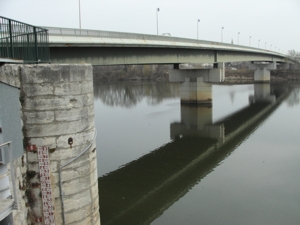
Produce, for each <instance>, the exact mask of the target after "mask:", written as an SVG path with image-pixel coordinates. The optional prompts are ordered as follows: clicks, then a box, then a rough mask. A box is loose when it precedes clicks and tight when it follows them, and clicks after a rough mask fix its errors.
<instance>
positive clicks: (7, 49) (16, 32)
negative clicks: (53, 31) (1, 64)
mask: <svg viewBox="0 0 300 225" xmlns="http://www.w3.org/2000/svg"><path fill="white" fill-rule="evenodd" d="M48 42H49V39H48V32H47V29H44V28H41V27H36V26H32V25H29V24H26V23H22V22H19V21H16V20H12V19H9V18H5V17H2V16H0V58H4V61H5V59H7V62H9V61H10V60H11V59H15V60H21V61H22V62H24V63H42V62H49V61H50V55H49V47H48Z"/></svg>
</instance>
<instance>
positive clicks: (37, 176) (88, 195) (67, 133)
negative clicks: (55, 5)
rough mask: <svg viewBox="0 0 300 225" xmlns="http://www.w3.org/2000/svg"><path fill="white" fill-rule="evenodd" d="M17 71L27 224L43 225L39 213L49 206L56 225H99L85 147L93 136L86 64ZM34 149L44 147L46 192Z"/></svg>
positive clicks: (93, 170)
mask: <svg viewBox="0 0 300 225" xmlns="http://www.w3.org/2000/svg"><path fill="white" fill-rule="evenodd" d="M20 69H21V102H22V109H23V122H24V128H23V135H24V146H25V147H26V148H27V149H28V151H27V174H29V176H28V177H27V182H28V187H27V190H26V197H27V202H28V207H29V210H28V224H43V222H40V221H43V220H44V219H45V214H44V211H45V209H47V208H49V209H50V211H51V208H52V206H53V209H54V218H55V223H56V224H63V222H65V224H100V217H99V204H98V184H97V180H98V176H97V164H96V162H97V160H96V151H95V144H94V143H93V144H92V145H91V146H90V147H89V148H87V146H89V144H90V143H91V142H92V140H93V137H94V135H95V127H94V102H93V81H92V79H93V76H92V67H91V65H84V64H82V65H49V64H47V65H24V66H21V67H20ZM35 146H36V147H41V146H46V147H47V148H48V155H49V162H50V165H49V172H50V181H51V182H50V183H51V185H50V186H47V188H46V189H45V188H42V185H43V182H44V181H43V180H41V177H43V176H42V175H43V174H42V173H44V172H45V171H46V169H45V167H46V166H45V167H44V169H43V171H41V169H40V168H39V167H40V165H41V164H40V165H39V162H40V163H41V158H39V157H38V154H37V151H36V150H37V149H36V147H35ZM86 148H87V151H86V152H85V153H84V154H82V155H81V156H80V157H79V158H78V159H76V160H75V161H74V162H72V163H70V164H68V165H67V166H65V167H63V168H62V166H63V165H65V164H66V163H67V162H69V161H70V160H72V159H74V158H76V157H77V156H78V155H79V154H80V153H81V152H82V151H83V150H85V149H86ZM43 157H46V156H43ZM43 163H44V162H43ZM59 172H61V184H62V186H61V188H62V190H60V179H59ZM43 179H44V178H43ZM46 181H47V178H46ZM41 189H43V190H41ZM61 191H62V196H61ZM50 192H52V201H49V202H48V203H46V204H45V202H43V201H42V200H43V198H45V194H46V195H47V193H48V194H49V193H50ZM48 197H49V196H48ZM62 199H63V202H64V209H62ZM48 200H49V198H48ZM51 205H52V206H51ZM64 220H65V221H64Z"/></svg>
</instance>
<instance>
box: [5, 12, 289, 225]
mask: <svg viewBox="0 0 300 225" xmlns="http://www.w3.org/2000/svg"><path fill="white" fill-rule="evenodd" d="M0 24H1V25H0V29H1V30H0V64H4V63H19V65H5V66H1V67H0V82H1V88H0V91H1V92H4V93H5V94H6V95H7V97H6V96H5V95H1V96H2V98H1V101H0V109H1V112H3V113H0V116H1V118H0V120H1V121H0V123H1V122H2V123H1V127H0V128H1V129H0V144H1V145H0V150H1V162H0V170H1V171H0V176H1V177H0V186H1V187H0V199H1V201H2V203H3V204H2V205H1V208H0V221H1V222H2V221H4V220H6V219H7V220H9V221H11V220H12V211H13V210H14V209H16V208H17V207H18V209H17V210H16V211H17V212H18V213H17V214H16V216H14V220H15V219H16V218H22V219H24V218H27V219H28V221H29V220H30V221H31V222H32V223H36V222H37V221H42V220H43V218H45V216H47V217H48V219H51V220H54V217H55V220H56V222H57V223H59V224H71V223H76V222H78V221H83V220H84V221H85V222H86V223H89V221H93V222H91V223H93V224H96V223H97V221H99V220H100V217H99V211H98V207H99V205H98V191H97V190H98V184H97V173H96V163H95V158H96V153H95V149H96V148H95V146H92V145H88V143H90V142H91V141H92V138H93V137H94V110H93V96H94V95H93V94H94V93H93V88H92V83H93V75H92V67H91V65H87V64H82V63H90V64H92V65H116V64H133V63H134V64H154V63H155V64H156V63H163V64H172V65H174V69H171V70H170V80H171V81H174V82H182V89H181V92H182V93H183V94H182V101H184V102H196V103H211V101H212V100H211V86H210V85H211V84H209V83H207V82H214V81H222V79H223V78H224V62H226V61H227V60H228V61H252V62H264V64H260V65H259V66H261V68H262V70H261V68H259V69H258V71H260V70H261V71H265V70H268V69H274V68H275V67H276V63H277V62H281V63H282V62H290V61H291V60H290V59H287V58H286V57H285V56H284V55H282V54H280V53H276V52H271V51H266V50H261V49H255V48H247V47H242V46H236V45H230V44H223V43H216V42H215V43H211V42H205V41H197V40H193V39H182V38H174V37H162V36H154V35H142V34H141V35H139V34H126V33H118V32H104V31H86V33H84V32H85V30H77V29H62V28H55V29H57V30H59V32H61V33H55V32H54V30H55V29H54V28H51V29H50V28H48V30H47V29H45V28H39V27H34V26H30V25H28V24H24V23H21V22H18V21H14V20H10V19H7V18H4V17H0ZM62 31H63V32H62ZM67 31H68V32H69V34H67V33H66V32H67ZM64 32H65V33H64ZM72 32H73V33H72ZM74 32H75V33H74ZM78 32H79V34H77V33H78ZM92 33H95V35H94V36H93V35H92ZM98 33H102V34H101V35H102V36H97V35H98ZM118 35H119V36H118ZM133 36H135V38H134V37H133ZM125 37H127V38H125ZM48 50H50V56H51V58H52V59H51V62H52V63H53V64H52V65H49V64H48V63H49V62H50V61H49V54H48V53H49V51H48ZM193 62H197V63H201V62H206V63H213V64H214V67H215V68H211V69H207V70H181V69H179V64H180V63H193ZM39 63H43V64H41V65H34V66H31V65H27V64H39ZM58 63H68V64H72V63H79V64H76V65H58ZM267 63H269V64H267ZM22 64H23V65H22ZM254 66H255V65H254ZM257 67H258V66H257ZM266 68H267V69H266ZM262 75H263V79H262V80H264V81H266V80H267V75H265V74H262ZM203 93H204V94H203ZM4 96H5V97H4ZM199 96H200V97H199ZM254 99H255V98H254ZM20 103H21V110H20ZM9 107H15V109H13V110H10V108H9ZM12 112H16V113H17V114H16V115H14V114H13V113H12ZM4 115H7V117H8V118H9V119H6V118H5V117H4ZM10 118H12V119H10ZM13 122H16V124H18V125H15V124H14V123H13ZM21 124H22V126H21ZM174 127H178V126H177V125H174ZM10 128H11V129H12V130H13V131H16V132H17V133H18V135H16V134H15V133H13V132H10V130H9V129H10ZM175 134H176V133H175ZM228 137H229V136H228ZM73 140H74V144H73ZM226 140H229V139H228V138H227V139H225V141H226ZM217 141H218V142H220V141H221V139H220V140H217ZM10 143H12V144H11V146H12V148H10ZM4 144H5V146H4ZM72 144H73V146H72ZM8 146H9V149H10V150H9V151H6V149H7V148H8ZM34 146H38V147H42V146H48V147H49V148H50V150H51V151H50V150H49V154H51V161H50V166H51V168H52V170H51V173H52V175H53V179H54V183H51V185H50V184H47V186H46V187H47V190H48V191H49V192H52V194H53V199H61V201H60V200H59V201H54V202H52V200H51V199H52V198H50V197H49V196H50V195H49V194H45V192H44V193H42V194H41V191H40V186H39V184H40V183H41V178H40V176H38V175H37V174H39V173H40V171H41V170H40V169H39V167H38V166H37V165H38V163H39V158H38V157H37V154H36V151H35V150H32V149H34V148H33V147H34ZM11 149H13V150H12V151H11ZM24 149H26V150H25V153H24ZM82 149H88V151H87V153H85V154H84V155H83V156H82V157H81V158H79V156H81V155H78V153H79V152H81V151H82ZM8 153H12V157H8V160H4V159H6V157H5V156H6V154H8ZM23 155H25V157H23ZM39 157H40V156H39ZM71 158H72V159H73V158H76V159H77V161H76V163H78V164H72V165H69V166H68V170H67V169H66V170H65V171H62V172H60V171H61V169H60V166H59V165H64V163H65V162H66V161H67V160H69V159H71ZM12 162H14V165H16V170H15V173H14V171H12V170H10V172H11V173H12V174H11V176H9V170H8V168H9V165H11V163H12ZM47 163H48V162H47ZM33 165H34V166H33ZM78 165H85V166H86V170H84V171H80V172H79V173H77V172H76V170H77V169H78V168H81V167H78ZM44 168H45V167H43V168H42V169H44ZM42 172H45V174H46V171H44V170H42ZM47 172H49V171H48V170H47ZM73 172H74V174H73V175H71V176H70V173H73ZM23 174H26V176H25V177H24V176H23ZM13 175H15V179H14V176H13ZM46 175H47V176H48V178H49V179H48V181H49V180H50V175H49V173H48V174H46ZM60 175H62V176H60ZM9 177H10V178H9ZM83 178H85V180H84V182H83V181H82V179H83ZM10 181H12V182H11V183H12V186H11V183H10ZM51 182H52V181H51ZM44 184H45V183H43V185H44ZM60 184H62V185H60ZM18 186H19V188H16V187H18ZM15 189H16V192H17V194H15V193H14V190H15ZM54 190H59V191H54ZM75 194H76V195H75ZM17 195H18V196H19V197H18V196H17ZM77 195H78V196H77ZM21 196H25V199H24V198H22V197H21ZM47 196H48V197H49V198H48V197H47ZM45 197H47V198H48V200H49V201H48V202H46V203H45V202H44V200H45V199H46V198H45ZM63 199H64V202H65V203H66V204H65V205H64V204H63ZM74 199H77V200H80V202H81V204H74ZM17 200H20V201H17ZM25 201H27V202H26V204H27V203H28V204H29V205H28V204H27V205H26V204H25ZM44 203H45V204H48V203H49V204H53V205H54V206H55V208H56V209H57V210H55V212H53V213H52V214H51V215H49V213H47V212H46V211H45V210H44V211H42V210H41V206H42V205H43V204H44ZM28 206H29V207H28ZM47 207H48V205H47ZM50 208H51V207H50ZM87 212H88V213H87ZM27 215H29V216H28V217H27Z"/></svg>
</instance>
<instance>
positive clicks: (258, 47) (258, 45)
mask: <svg viewBox="0 0 300 225" xmlns="http://www.w3.org/2000/svg"><path fill="white" fill-rule="evenodd" d="M259 42H260V39H259V40H258V44H257V46H258V48H259Z"/></svg>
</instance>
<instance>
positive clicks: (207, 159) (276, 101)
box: [99, 84, 288, 224]
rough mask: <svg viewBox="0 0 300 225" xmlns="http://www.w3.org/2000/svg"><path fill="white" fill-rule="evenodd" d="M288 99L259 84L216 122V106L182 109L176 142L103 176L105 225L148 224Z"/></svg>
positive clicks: (101, 194) (281, 92)
mask: <svg viewBox="0 0 300 225" xmlns="http://www.w3.org/2000/svg"><path fill="white" fill-rule="evenodd" d="M287 95H288V91H287V90H283V89H280V87H274V86H273V87H272V88H270V84H256V87H255V95H254V96H250V97H249V100H250V104H249V105H248V106H247V107H245V108H243V109H241V110H239V111H238V112H236V113H233V114H231V115H229V116H228V117H226V118H224V119H221V120H219V121H217V122H215V123H212V108H211V107H203V106H202V107H201V106H186V105H182V106H181V122H176V123H172V124H171V138H172V139H173V141H172V142H170V143H168V144H166V145H164V146H162V147H160V148H158V149H156V150H154V151H152V152H151V153H149V154H147V155H144V156H143V157H141V158H139V159H137V160H134V161H132V162H130V163H128V164H127V165H125V166H124V167H122V168H120V169H118V170H115V171H113V172H111V173H109V174H107V175H106V176H103V177H101V178H99V197H100V203H102V204H101V219H102V223H103V224H121V223H122V222H123V221H127V223H128V224H144V223H145V224H148V223H150V222H151V221H153V220H154V219H155V218H157V217H158V216H159V215H161V214H162V213H163V211H165V210H166V209H167V208H169V207H170V206H171V205H172V204H173V203H175V202H176V201H177V200H178V199H180V198H181V197H182V196H184V195H185V194H186V193H187V192H188V191H189V190H190V189H191V187H193V186H194V185H196V184H197V183H198V182H199V181H200V180H201V179H202V178H204V177H205V176H206V175H207V174H209V173H210V172H211V171H212V170H213V169H214V168H215V167H216V166H218V165H219V163H220V162H221V161H223V160H224V159H225V158H226V157H228V156H229V155H230V154H231V153H232V152H233V151H234V150H235V148H236V146H237V145H239V144H240V143H242V142H243V141H244V140H245V139H246V138H247V137H248V136H249V135H251V133H252V132H253V131H255V129H257V128H258V127H259V126H260V125H261V124H262V123H263V122H264V120H265V119H266V118H267V117H268V116H269V115H271V113H272V112H274V111H275V110H276V109H277V107H278V106H279V105H280V104H281V102H282V100H283V99H284V98H285V97H286V96H287Z"/></svg>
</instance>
